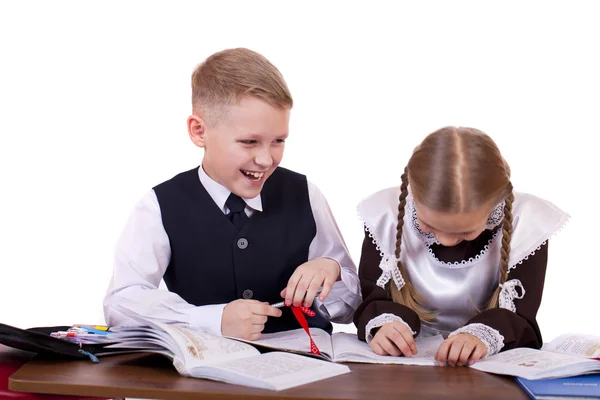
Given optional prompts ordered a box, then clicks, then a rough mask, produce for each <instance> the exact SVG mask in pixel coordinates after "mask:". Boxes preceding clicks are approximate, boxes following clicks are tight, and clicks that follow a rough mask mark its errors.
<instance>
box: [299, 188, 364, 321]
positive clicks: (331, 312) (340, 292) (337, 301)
mask: <svg viewBox="0 0 600 400" xmlns="http://www.w3.org/2000/svg"><path fill="white" fill-rule="evenodd" d="M308 196H309V199H310V206H311V208H312V212H313V216H314V219H315V224H316V226H317V234H316V235H315V237H314V239H313V241H312V242H311V244H310V247H309V249H308V260H309V261H310V260H314V259H316V258H321V257H326V258H331V259H332V260H335V261H337V263H338V264H339V265H340V270H341V273H340V275H341V281H337V282H335V283H334V284H333V288H332V289H331V292H330V293H329V296H327V298H326V299H325V301H324V302H323V303H320V302H319V300H318V299H316V300H315V302H316V310H317V311H318V312H319V313H320V314H321V315H323V316H324V317H326V318H327V319H330V320H331V321H333V322H339V323H349V322H351V321H352V317H353V315H354V311H355V310H356V308H357V307H358V305H359V304H360V302H361V300H362V299H361V295H360V282H359V280H358V275H357V273H356V265H354V262H353V261H352V258H350V254H349V253H348V249H347V248H346V243H345V242H344V238H343V237H342V234H341V232H340V230H339V228H338V226H337V223H336V222H335V218H334V217H333V214H332V212H331V209H330V208H329V205H328V204H327V200H326V199H325V196H323V193H321V191H320V190H319V189H318V188H317V187H316V186H315V185H314V184H312V183H311V182H308Z"/></svg>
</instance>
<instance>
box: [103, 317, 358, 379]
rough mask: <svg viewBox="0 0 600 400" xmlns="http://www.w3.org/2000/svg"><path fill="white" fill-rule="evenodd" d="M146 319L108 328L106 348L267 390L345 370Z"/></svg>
mask: <svg viewBox="0 0 600 400" xmlns="http://www.w3.org/2000/svg"><path fill="white" fill-rule="evenodd" d="M146 323H147V324H148V325H150V326H139V327H118V328H114V330H115V333H113V334H112V335H111V336H112V337H111V339H112V340H115V341H116V342H117V343H115V344H111V345H108V346H107V347H109V348H111V349H113V350H116V349H120V350H126V349H128V350H129V351H143V352H152V353H158V354H162V355H164V356H166V357H168V358H170V359H171V360H172V361H173V365H174V366H175V369H176V370H177V372H179V373H180V374H181V375H183V376H188V377H194V378H205V379H211V380H216V381H222V382H227V383H233V384H238V385H244V386H250V387H257V388H262V389H270V390H284V389H288V388H291V387H295V386H299V385H303V384H306V383H310V382H315V381H319V380H322V379H326V378H330V377H333V376H337V375H341V374H345V373H348V372H350V368H348V367H347V366H345V365H341V364H335V363H330V362H327V361H323V360H319V359H316V358H310V357H304V356H302V355H299V354H294V353H288V352H277V351H273V352H268V353H261V352H260V351H259V350H257V348H256V347H254V346H252V345H250V344H248V343H245V342H242V341H239V340H233V339H230V338H226V337H222V336H217V335H212V334H210V333H208V332H206V331H203V330H199V329H191V328H189V327H186V326H178V325H169V324H164V323H161V322H157V321H146ZM111 329H113V328H111ZM305 336H306V340H307V341H308V336H307V335H306V334H305Z"/></svg>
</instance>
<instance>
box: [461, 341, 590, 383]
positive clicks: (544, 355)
mask: <svg viewBox="0 0 600 400" xmlns="http://www.w3.org/2000/svg"><path fill="white" fill-rule="evenodd" d="M599 358H600V337H599V336H591V335H582V334H567V335H562V336H559V337H558V338H556V339H554V340H553V341H552V342H550V343H548V344H545V345H544V346H543V347H542V349H541V350H535V349H529V348H518V349H512V350H507V351H505V352H502V353H498V354H495V355H493V356H490V357H487V358H485V359H483V360H481V361H479V362H477V363H475V364H473V365H472V366H471V368H475V369H478V370H480V371H485V372H492V373H495V374H503V375H512V376H518V377H521V378H525V379H529V380H535V379H547V378H562V377H568V376H576V375H584V374H591V373H594V372H600V361H599V360H598V359H599Z"/></svg>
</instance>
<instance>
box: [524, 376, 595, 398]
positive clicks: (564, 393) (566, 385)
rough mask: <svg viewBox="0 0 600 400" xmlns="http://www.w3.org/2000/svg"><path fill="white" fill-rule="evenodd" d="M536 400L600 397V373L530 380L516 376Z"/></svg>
mask: <svg viewBox="0 0 600 400" xmlns="http://www.w3.org/2000/svg"><path fill="white" fill-rule="evenodd" d="M515 380H516V381H517V383H518V384H519V385H521V387H522V388H523V390H525V392H526V393H527V394H528V395H529V397H531V398H532V399H534V400H544V399H546V400H558V399H600V374H594V375H581V376H572V377H570V378H556V379H538V380H534V381H532V380H529V379H524V378H519V377H517V378H515Z"/></svg>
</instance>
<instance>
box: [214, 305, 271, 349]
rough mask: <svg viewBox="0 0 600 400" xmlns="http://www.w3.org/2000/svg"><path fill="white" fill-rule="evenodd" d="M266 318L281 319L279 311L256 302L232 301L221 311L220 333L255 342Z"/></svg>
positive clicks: (263, 327)
mask: <svg viewBox="0 0 600 400" xmlns="http://www.w3.org/2000/svg"><path fill="white" fill-rule="evenodd" d="M267 317H281V310H280V309H278V308H274V307H271V306H270V305H269V303H265V302H260V301H257V300H244V299H239V300H234V301H232V302H231V303H229V304H227V305H226V306H225V308H224V309H223V316H222V318H221V333H222V334H223V335H224V336H232V337H236V338H240V339H246V340H256V339H258V338H259V337H260V333H261V332H262V331H263V329H265V323H266V322H267Z"/></svg>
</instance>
